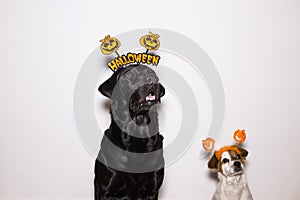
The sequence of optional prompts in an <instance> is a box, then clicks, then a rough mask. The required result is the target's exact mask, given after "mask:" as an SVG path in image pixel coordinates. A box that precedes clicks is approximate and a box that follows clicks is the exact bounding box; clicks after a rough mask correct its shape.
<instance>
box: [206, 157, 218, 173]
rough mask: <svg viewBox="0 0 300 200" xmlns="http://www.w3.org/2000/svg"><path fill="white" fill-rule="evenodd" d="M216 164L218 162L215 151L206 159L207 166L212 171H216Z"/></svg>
mask: <svg viewBox="0 0 300 200" xmlns="http://www.w3.org/2000/svg"><path fill="white" fill-rule="evenodd" d="M218 164H219V160H218V158H217V156H216V152H215V153H214V155H213V156H212V157H211V158H210V160H209V161H208V168H209V169H211V170H212V171H218Z"/></svg>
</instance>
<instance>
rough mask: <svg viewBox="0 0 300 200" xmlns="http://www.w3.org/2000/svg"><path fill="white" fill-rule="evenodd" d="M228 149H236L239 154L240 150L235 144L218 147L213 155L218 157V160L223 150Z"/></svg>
mask: <svg viewBox="0 0 300 200" xmlns="http://www.w3.org/2000/svg"><path fill="white" fill-rule="evenodd" d="M230 150H233V151H236V152H238V153H239V154H241V151H240V149H239V148H238V147H237V146H225V147H222V148H220V149H219V150H218V151H216V152H215V155H216V157H217V158H218V160H221V156H222V153H223V152H225V151H230Z"/></svg>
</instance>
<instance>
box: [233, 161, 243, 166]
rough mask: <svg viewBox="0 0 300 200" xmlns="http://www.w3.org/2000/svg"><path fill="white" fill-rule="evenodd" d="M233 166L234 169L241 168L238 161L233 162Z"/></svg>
mask: <svg viewBox="0 0 300 200" xmlns="http://www.w3.org/2000/svg"><path fill="white" fill-rule="evenodd" d="M233 165H234V166H235V167H241V162H240V161H235V162H234V163H233Z"/></svg>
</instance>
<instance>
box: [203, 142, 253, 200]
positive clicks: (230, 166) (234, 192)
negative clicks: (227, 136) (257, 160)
mask: <svg viewBox="0 0 300 200" xmlns="http://www.w3.org/2000/svg"><path fill="white" fill-rule="evenodd" d="M247 155H248V151H247V150H245V149H243V148H240V147H238V146H235V145H233V146H225V147H222V148H221V149H219V150H218V151H215V153H214V155H213V156H212V157H211V158H210V160H209V162H208V168H209V169H211V170H212V171H213V172H218V178H219V183H218V185H217V190H216V192H215V194H214V196H213V198H212V200H253V197H252V195H251V192H250V190H249V187H248V184H247V181H246V176H245V173H244V163H245V160H246V157H247Z"/></svg>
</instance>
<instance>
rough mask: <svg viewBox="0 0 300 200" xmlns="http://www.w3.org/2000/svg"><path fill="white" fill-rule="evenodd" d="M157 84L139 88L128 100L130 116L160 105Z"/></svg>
mask: <svg viewBox="0 0 300 200" xmlns="http://www.w3.org/2000/svg"><path fill="white" fill-rule="evenodd" d="M160 97H161V95H160V86H159V84H156V85H155V84H153V85H151V84H149V85H145V86H144V87H141V88H139V89H138V90H137V91H135V92H134V93H133V94H132V97H131V98H130V104H129V106H130V111H131V112H132V114H133V115H134V114H139V113H143V112H145V111H146V112H147V111H149V110H150V108H151V106H153V105H156V104H158V103H160Z"/></svg>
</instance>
